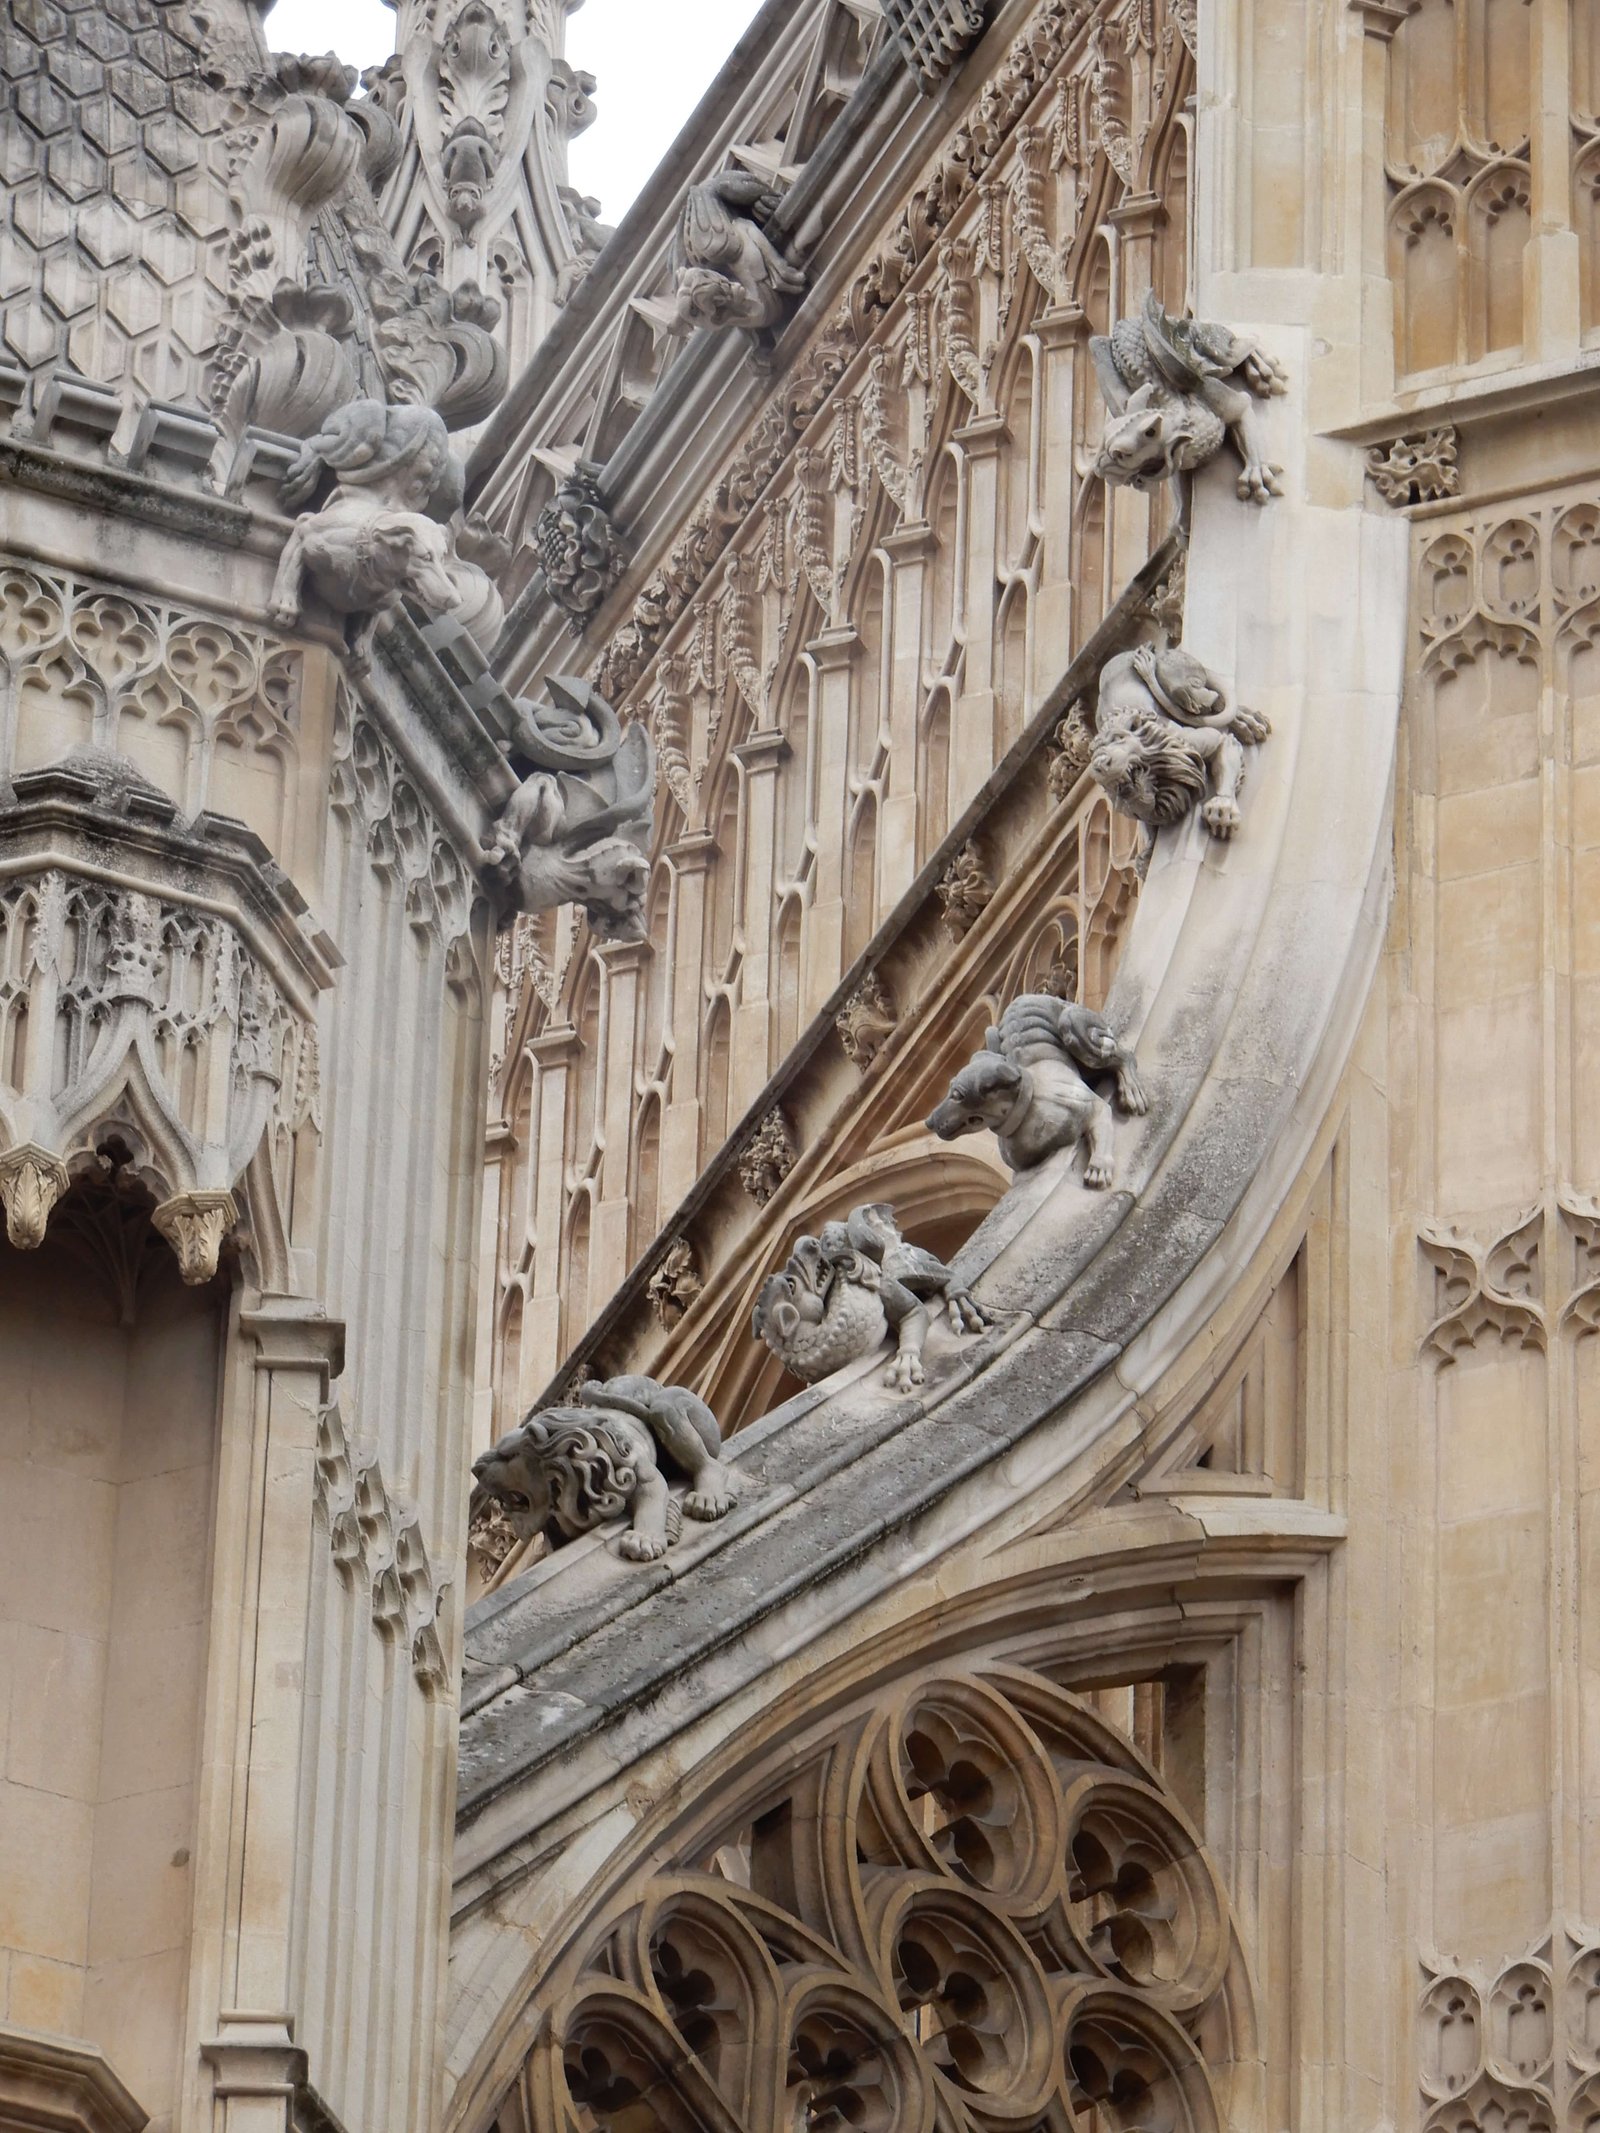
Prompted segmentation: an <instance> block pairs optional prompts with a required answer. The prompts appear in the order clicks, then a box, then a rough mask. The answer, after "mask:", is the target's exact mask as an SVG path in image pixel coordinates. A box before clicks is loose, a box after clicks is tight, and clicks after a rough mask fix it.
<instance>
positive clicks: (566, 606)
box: [533, 459, 624, 622]
mask: <svg viewBox="0 0 1600 2133" xmlns="http://www.w3.org/2000/svg"><path fill="white" fill-rule="evenodd" d="M600 473H601V469H600V468H599V467H597V466H595V465H593V464H592V463H591V462H590V461H589V460H586V459H585V460H580V461H579V462H578V464H577V465H576V466H575V467H574V468H573V470H572V472H571V473H570V474H569V475H568V476H567V477H566V479H565V480H564V481H563V482H561V483H560V485H559V486H558V487H557V489H556V493H555V495H554V497H553V498H552V500H551V501H550V502H549V503H548V504H547V505H546V506H545V508H544V509H543V510H542V511H541V512H540V513H539V516H538V518H537V519H536V520H535V521H534V526H533V542H534V546H535V547H536V548H537V549H538V551H539V561H540V564H541V565H542V566H543V569H544V582H545V586H546V588H547V590H548V591H549V594H550V597H551V599H552V600H554V602H555V603H556V605H557V607H559V608H562V609H563V610H564V611H565V612H566V613H567V614H569V615H571V616H572V617H573V618H574V619H575V620H576V621H579V622H583V621H586V620H587V619H588V617H589V616H590V615H592V614H593V613H594V611H595V609H596V608H597V607H598V606H599V605H600V603H601V601H602V600H603V599H604V598H605V596H606V594H607V593H608V592H609V591H610V590H611V588H612V586H613V585H614V584H615V583H616V581H617V577H618V575H619V573H620V572H621V569H622V565H623V559H624V550H623V546H622V542H621V541H620V540H619V539H618V537H617V530H616V528H615V527H614V526H613V525H612V523H611V519H610V515H609V514H608V512H607V510H606V507H605V505H604V503H603V502H602V501H601V497H600Z"/></svg>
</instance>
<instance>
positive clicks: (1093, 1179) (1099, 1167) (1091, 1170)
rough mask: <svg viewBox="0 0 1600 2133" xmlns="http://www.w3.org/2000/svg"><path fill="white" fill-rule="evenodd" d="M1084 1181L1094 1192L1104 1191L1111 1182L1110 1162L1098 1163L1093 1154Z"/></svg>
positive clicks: (1084, 1174)
mask: <svg viewBox="0 0 1600 2133" xmlns="http://www.w3.org/2000/svg"><path fill="white" fill-rule="evenodd" d="M1083 1182H1084V1183H1085V1185H1087V1186H1088V1187H1089V1188H1090V1190H1091V1191H1093V1192H1104V1191H1105V1189H1106V1187H1107V1186H1108V1185H1109V1184H1110V1183H1111V1165H1110V1163H1109V1162H1104V1163H1097V1162H1096V1161H1095V1160H1094V1158H1093V1157H1092V1156H1091V1157H1090V1159H1089V1167H1088V1168H1087V1169H1086V1170H1085V1171H1084V1173H1083Z"/></svg>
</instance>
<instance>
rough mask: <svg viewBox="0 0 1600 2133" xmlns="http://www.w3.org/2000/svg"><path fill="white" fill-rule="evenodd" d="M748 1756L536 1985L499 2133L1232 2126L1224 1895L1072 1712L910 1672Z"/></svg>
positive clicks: (1031, 1681) (1233, 1939) (1199, 1852)
mask: <svg viewBox="0 0 1600 2133" xmlns="http://www.w3.org/2000/svg"><path fill="white" fill-rule="evenodd" d="M768 1760H769V1768H768V1770H767V1771H766V1772H765V1773H764V1774H757V1775H756V1776H755V1777H754V1778H753V1779H752V1780H751V1781H750V1782H748V1783H747V1784H746V1785H744V1786H743V1788H742V1790H741V1793H740V1799H741V1803H742V1804H741V1806H740V1807H738V1808H735V1809H734V1810H733V1811H732V1813H731V1814H730V1813H729V1812H728V1810H726V1809H725V1810H724V1812H723V1816H722V1818H721V1819H719V1818H717V1817H716V1816H714V1815H709V1814H701V1815H699V1816H697V1817H696V1818H695V1819H694V1824H693V1827H692V1828H688V1829H684V1830H682V1831H681V1832H680V1834H679V1836H678V1838H677V1839H676V1840H675V1842H674V1844H673V1847H672V1851H671V1855H670V1857H669V1859H668V1860H667V1862H666V1863H665V1864H663V1865H660V1866H658V1867H657V1868H656V1869H655V1870H654V1871H652V1872H649V1873H647V1874H645V1875H644V1876H642V1877H640V1878H637V1879H635V1881H634V1882H632V1883H631V1884H630V1885H629V1886H627V1887H626V1888H624V1889H622V1890H620V1891H619V1892H617V1893H616V1894H615V1895H614V1896H613V1898H612V1900H611V1902H610V1903H609V1905H608V1906H607V1907H606V1909H605V1910H604V1911H603V1912H602V1914H601V1915H600V1916H599V1917H598V1918H596V1919H594V1920H592V1921H591V1922H590V1924H589V1925H588V1927H587V1928H586V1930H585V1932H584V1935H583V1938H582V1940H581V1941H580V1942H579V1944H578V1945H577V1947H576V1948H575V1949H574V1951H573V1952H572V1954H571V1955H570V1956H569V1957H568V1958H567V1959H566V1960H564V1961H563V1962H562V1963H561V1964H560V1965H559V1967H558V1968H557V1970H556V1971H555V1972H554V1973H553V1974H552V1975H551V1976H550V1978H549V1980H548V1982H547V1985H546V1987H545V1990H544V1991H543V1993H542V1994H541V2002H542V2007H541V2014H542V2020H541V2034H540V2039H539V2042H538V2043H537V2045H536V2046H535V2048H534V2051H533V2053H532V2054H531V2055H530V2057H529V2059H528V2061H527V2063H526V2066H525V2068H524V2072H523V2075H522V2078H521V2081H520V2082H519V2084H518V2090H517V2093H516V2095H515V2098H514V2099H508V2100H507V2104H506V2106H504V2107H503V2108H502V2113H501V2116H502V2122H505V2121H507V2120H510V2121H512V2122H515V2121H516V2120H518V2119H521V2120H523V2121H524V2122H525V2123H526V2124H527V2125H528V2126H530V2127H531V2128H532V2129H534V2133H546V2129H552V2133H553V2129H555V2128H557V2127H576V2128H582V2129H583V2133H623V2129H627V2133H643V2129H645V2128H650V2129H655V2128H688V2127H694V2128H713V2127H716V2128H732V2127H734V2126H738V2127H742V2128H749V2129H751V2133H758V2129H759V2133H767V2129H771V2133H780V2129H781V2133H792V2129H793V2128H796V2127H818V2128H821V2127H839V2126H853V2127H862V2128H874V2129H878V2133H891V2129H893V2133H904V2129H907V2128H917V2127H921V2128H932V2127H934V2126H938V2127H941V2128H949V2129H951V2133H954V2129H957V2128H968V2129H975V2128H988V2127H999V2126H1017V2127H1022V2126H1027V2127H1041V2128H1042V2127H1052V2128H1054V2127H1065V2126H1069V2125H1072V2124H1088V2125H1096V2126H1101V2127H1104V2128H1107V2129H1112V2128H1131V2127H1135V2126H1155V2125H1159V2126H1162V2127H1166V2128H1171V2129H1172V2133H1221V2129H1222V2128H1223V2127H1225V2126H1229V2127H1232V2126H1242V2125H1248V2124H1249V2123H1250V2122H1251V2121H1252V2119H1253V2117H1254V2110H1253V2102H1254V2081H1255V2075H1256V2071H1257V2069H1256V2067H1255V2063H1254V2053H1255V2043H1254V2019H1253V2011H1252V2003H1251V1987H1250V1982H1249V1976H1248V1970H1247V1966H1246V1963H1245V1959H1244V1955H1243V1951H1242V1949H1241V1947H1240V1945H1239V1941H1238V1938H1237V1934H1236V1931H1235V1929H1234V1925H1233V1921H1232V1917H1231V1914H1230V1910H1229V1905H1228V1900H1227V1896H1226V1893H1225V1890H1224V1888H1223V1885H1222V1882H1221V1880H1220V1877H1219V1876H1218V1873H1217V1871H1216V1869H1215V1867H1214V1866H1213V1864H1212V1862H1211V1860H1210V1859H1209V1857H1208V1855H1207V1853H1206V1850H1205V1847H1204V1845H1203V1843H1202V1841H1201V1839H1200V1838H1199V1836H1198V1835H1197V1833H1196V1832H1195V1830H1194V1829H1193V1828H1192V1826H1191V1825H1190V1823H1189V1822H1188V1820H1187V1818H1186V1817H1185V1815H1184V1814H1183V1812H1182V1810H1181V1809H1180V1808H1179V1807H1178V1805H1177V1804H1176V1802H1175V1800H1174V1799H1173V1797H1172V1795H1171V1793H1170V1792H1169V1791H1168V1790H1167V1789H1166V1787H1165V1786H1164V1785H1163V1784H1162V1782H1161V1780H1160V1778H1159V1776H1158V1774H1157V1772H1156V1770H1155V1769H1154V1768H1153V1767H1152V1765H1151V1764H1150V1763H1149V1762H1147V1761H1146V1760H1145V1758H1144V1757H1143V1756H1142V1755H1141V1754H1140V1753H1139V1751H1138V1750H1137V1749H1135V1748H1134V1747H1133V1745H1132V1743H1131V1742H1130V1741H1129V1740H1128V1739H1127V1738H1126V1737H1125V1736H1124V1735H1123V1734H1121V1733H1119V1732H1118V1731H1117V1730H1116V1729H1115V1728H1114V1727H1113V1726H1112V1725H1110V1724H1108V1723H1107V1722H1106V1720H1105V1719H1104V1718H1103V1717H1101V1716H1100V1715H1099V1714H1098V1713H1097V1711H1096V1710H1095V1709H1094V1707H1093V1705H1092V1703H1091V1702H1089V1701H1087V1700H1085V1699H1084V1698H1081V1697H1079V1696H1076V1695H1072V1694H1069V1693H1067V1692H1065V1691H1064V1690H1062V1689H1060V1688H1058V1687H1057V1686H1056V1685H1055V1684H1053V1683H1052V1682H1050V1681H1048V1680H1046V1679H1045V1678H1044V1677H1043V1676H1041V1675H1039V1674H1036V1673H1033V1672H1031V1671H1028V1670H1025V1669H1022V1668H1018V1667H1010V1666H996V1667H994V1668H992V1669H990V1670H988V1671H985V1672H968V1671H962V1670H951V1671H945V1672H931V1673H930V1672H924V1673H922V1674H920V1675H918V1676H917V1677H915V1678H913V1679H911V1680H908V1681H903V1682H901V1683H900V1684H898V1685H897V1686H895V1687H894V1688H893V1689H892V1690H891V1691H890V1692H889V1693H888V1694H886V1695H879V1696H877V1697H874V1698H872V1699H869V1700H867V1701H865V1702H863V1703H862V1704H860V1705H857V1706H856V1707H855V1708H853V1709H852V1710H850V1711H848V1712H847V1713H846V1714H845V1716H844V1717H843V1719H842V1720H836V1721H833V1722H830V1723H829V1724H828V1725H827V1726H826V1727H824V1728H822V1729H820V1730H819V1731H818V1732H817V1733H815V1734H813V1735H812V1736H811V1737H810V1739H809V1740H808V1742H807V1743H806V1745H805V1747H804V1748H803V1749H802V1750H801V1751H800V1752H799V1753H798V1754H797V1753H796V1752H795V1750H794V1749H793V1747H792V1746H788V1747H785V1748H783V1749H781V1750H776V1751H774V1752H773V1753H772V1754H771V1755H770V1757H769V1759H768Z"/></svg>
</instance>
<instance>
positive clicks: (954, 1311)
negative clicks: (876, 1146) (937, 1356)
mask: <svg viewBox="0 0 1600 2133" xmlns="http://www.w3.org/2000/svg"><path fill="white" fill-rule="evenodd" d="M941 1308H943V1309H944V1310H945V1311H946V1312H947V1313H948V1314H949V1319H950V1324H951V1326H952V1327H953V1328H954V1329H955V1331H956V1332H957V1333H979V1332H981V1331H982V1330H983V1328H984V1327H985V1326H987V1325H988V1324H989V1323H990V1320H989V1315H988V1313H987V1312H986V1311H985V1310H984V1309H983V1307H982V1305H981V1304H979V1303H977V1302H976V1301H975V1300H974V1299H973V1297H972V1296H971V1294H970V1293H969V1292H968V1290H967V1289H966V1287H965V1286H964V1285H963V1284H962V1283H961V1282H959V1281H958V1280H957V1279H956V1277H955V1276H954V1275H953V1274H952V1273H951V1271H950V1269H949V1268H948V1267H947V1266H946V1265H945V1264H944V1262H943V1260H941V1259H938V1258H936V1257H935V1256H934V1254H933V1253H932V1252H929V1251H925V1250H924V1249H923V1248H922V1246H921V1245H920V1244H912V1243H910V1242H909V1241H908V1240H907V1239H906V1238H905V1237H903V1236H902V1235H901V1234H900V1229H899V1226H898V1224H897V1223H896V1221H895V1216H894V1209H893V1208H892V1207H890V1206H888V1205H886V1204H885V1203H884V1202H882V1201H877V1202H874V1203H873V1204H872V1205H870V1206H867V1207H858V1208H856V1209H855V1210H854V1211H853V1212H852V1213H851V1214H850V1215H849V1216H848V1217H847V1218H846V1220H845V1221H843V1222H828V1223H825V1224H824V1225H823V1229H822V1232H821V1234H820V1236H816V1237H800V1238H797V1239H796V1241H795V1245H794V1249H793V1250H792V1251H791V1253H790V1254H789V1258H788V1262H787V1264H786V1265H785V1266H784V1268H783V1270H782V1272H781V1273H778V1274H774V1275H772V1276H771V1277H770V1279H769V1280H768V1281H767V1282H766V1284H765V1285H764V1286H763V1288H762V1291H761V1294H760V1296H759V1297H758V1298H757V1299H756V1306H755V1310H754V1312H753V1314H752V1316H751V1322H750V1330H751V1332H752V1333H754V1334H755V1336H756V1338H757V1339H758V1340H763V1341H765V1342H766V1344H767V1346H768V1347H769V1348H770V1349H771V1350H772V1352H773V1354H774V1355H775V1356H777V1357H778V1358H779V1360H780V1361H781V1362H782V1363H784V1365H785V1366H786V1367H787V1368H788V1369H790V1370H792V1371H793V1372H794V1374H795V1376H796V1377H797V1378H799V1379H801V1380H802V1382H803V1383H805V1384H807V1385H811V1384H815V1382H816V1381H817V1379H818V1378H825V1377H827V1376H829V1375H830V1374H831V1373H832V1372H833V1371H835V1370H841V1369H843V1367H844V1366H845V1364H847V1363H853V1362H856V1361H857V1360H858V1359H859V1358H860V1357H862V1356H864V1355H871V1354H872V1352H873V1350H874V1349H876V1348H881V1347H882V1346H883V1344H884V1342H885V1341H886V1340H887V1339H888V1338H889V1336H890V1334H891V1333H892V1334H893V1335H894V1338H895V1342H896V1353H895V1357H894V1360H893V1361H892V1362H891V1363H890V1365H889V1367H888V1369H887V1371H885V1373H884V1376H885V1379H886V1381H887V1382H888V1383H889V1384H890V1385H892V1386H893V1387H894V1389H895V1390H896V1391H897V1392H907V1391H909V1390H910V1389H911V1387H912V1386H913V1385H920V1384H921V1383H922V1382H923V1379H924V1376H925V1374H926V1373H925V1371H924V1369H923V1363H922V1350H923V1345H924V1343H925V1342H926V1340H927V1338H928V1333H929V1331H930V1329H931V1327H932V1325H933V1320H934V1317H935V1316H936V1315H937V1313H938V1311H939V1310H940V1309H941Z"/></svg>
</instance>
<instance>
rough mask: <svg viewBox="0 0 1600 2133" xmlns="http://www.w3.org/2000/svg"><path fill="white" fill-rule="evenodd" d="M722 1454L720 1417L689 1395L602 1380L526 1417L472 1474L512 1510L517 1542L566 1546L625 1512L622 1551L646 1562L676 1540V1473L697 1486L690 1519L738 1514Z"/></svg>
mask: <svg viewBox="0 0 1600 2133" xmlns="http://www.w3.org/2000/svg"><path fill="white" fill-rule="evenodd" d="M721 1450H722V1433H721V1431H720V1430H719V1429H718V1427H717V1418H716V1416H715V1415H714V1414H713V1413H712V1412H711V1410H710V1408H709V1407H707V1405H706V1404H705V1402H704V1400H700V1399H697V1398H696V1397H695V1395H694V1394H693V1393H692V1392H686V1391H684V1390H683V1388H682V1387H681V1386H676V1385H658V1384H657V1383H656V1381H655V1379H654V1378H646V1377H619V1378H601V1379H596V1380H593V1381H591V1382H590V1383H589V1384H586V1385H582V1386H580V1387H579V1388H578V1393H577V1398H576V1402H575V1404H573V1405H572V1406H565V1407H547V1408H545V1409H543V1410H542V1411H540V1412H536V1413H534V1414H531V1415H529V1416H528V1418H527V1420H526V1421H525V1422H523V1423H522V1424H521V1425H520V1427H518V1428H517V1429H514V1430H512V1431H511V1433H510V1434H509V1435H508V1436H505V1437H502V1438H501V1439H500V1442H499V1443H498V1444H497V1445H496V1446H495V1447H494V1449H493V1451H490V1452H485V1453H484V1455H483V1457H482V1458H481V1459H479V1460H477V1461H476V1462H475V1463H474V1466H473V1469H472V1471H473V1472H474V1473H475V1474H476V1475H477V1477H478V1479H479V1481H481V1482H482V1484H483V1486H484V1487H485V1488H486V1489H487V1490H488V1491H489V1493H490V1494H491V1495H492V1496H495V1497H497V1498H498V1499H499V1500H500V1501H501V1502H502V1503H503V1504H504V1505H505V1506H506V1510H507V1514H508V1516H509V1518H510V1522H511V1524H512V1527H513V1528H514V1529H515V1531H516V1533H517V1535H518V1537H519V1538H521V1539H524V1540H531V1539H532V1538H533V1537H534V1536H535V1535H536V1534H539V1533H543V1534H544V1535H546V1537H547V1538H548V1539H549V1540H550V1542H551V1543H552V1545H554V1546H559V1545H560V1543H561V1542H562V1541H564V1540H575V1539H577V1537H578V1536H579V1534H582V1533H589V1532H592V1531H593V1529H594V1528H595V1527H596V1526H600V1525H604V1524H605V1522H606V1520H607V1519H611V1518H620V1517H621V1516H622V1515H623V1513H624V1512H626V1513H627V1514H628V1517H629V1521H630V1524H629V1530H628V1531H627V1532H626V1533H624V1534H623V1536H622V1538H621V1540H620V1541H619V1542H618V1543H617V1546H618V1551H619V1552H620V1553H621V1554H622V1555H624V1556H626V1557H627V1558H628V1559H629V1561H630V1562H635V1563H646V1562H649V1561H651V1560H652V1559H653V1558H654V1557H656V1556H658V1555H664V1554H665V1553H666V1551H667V1547H668V1544H669V1543H670V1542H672V1541H674V1540H676V1539H677V1537H678V1531H679V1512H678V1507H677V1505H676V1504H675V1503H674V1502H673V1501H672V1497H671V1495H670V1493H669V1489H668V1477H669V1475H670V1474H672V1473H677V1474H681V1475H682V1476H683V1478H684V1479H685V1480H687V1481H688V1482H689V1484H690V1488H689V1493H688V1495H687V1496H685V1498H684V1500H683V1509H684V1510H685V1511H686V1512H687V1513H688V1514H689V1516H690V1517H691V1518H699V1519H708V1520H709V1519H717V1518H723V1517H725V1516H726V1515H727V1513H728V1512H729V1511H731V1510H732V1508H733V1506H734V1503H735V1501H736V1497H737V1491H736V1487H735V1483H734V1477H733V1475H732V1474H731V1473H730V1472H729V1470H728V1468H727V1467H725V1466H724V1465H723V1463H722V1461H721V1459H720V1458H719V1457H718V1454H719V1453H720V1452H721ZM658 1454H659V1455H664V1457H665V1461H666V1471H663V1467H662V1464H661V1459H660V1458H659V1457H658Z"/></svg>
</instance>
